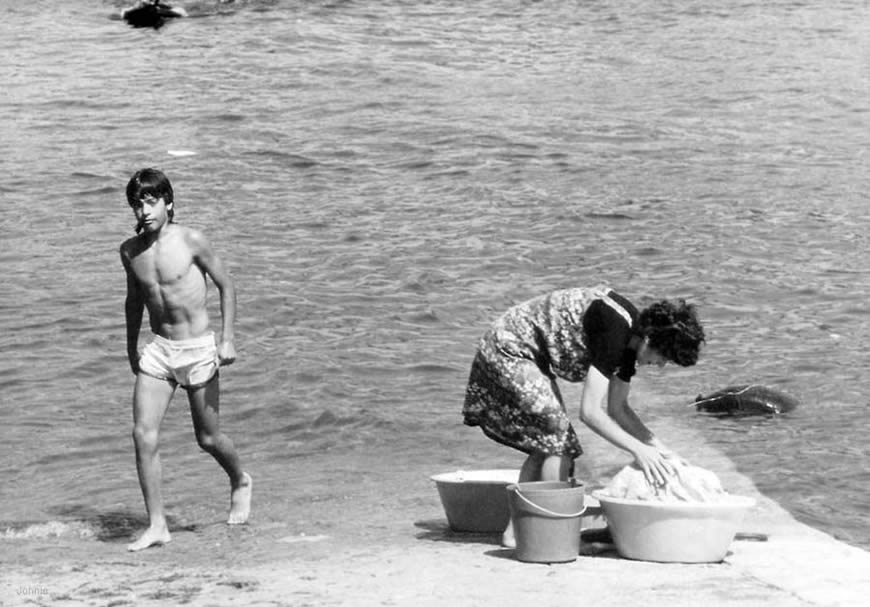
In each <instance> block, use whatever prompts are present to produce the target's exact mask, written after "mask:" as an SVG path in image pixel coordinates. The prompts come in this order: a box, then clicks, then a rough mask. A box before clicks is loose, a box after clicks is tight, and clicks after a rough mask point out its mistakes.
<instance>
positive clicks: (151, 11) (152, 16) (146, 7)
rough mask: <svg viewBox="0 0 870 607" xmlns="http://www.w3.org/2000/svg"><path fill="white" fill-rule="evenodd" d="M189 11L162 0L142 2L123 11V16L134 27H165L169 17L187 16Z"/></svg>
mask: <svg viewBox="0 0 870 607" xmlns="http://www.w3.org/2000/svg"><path fill="white" fill-rule="evenodd" d="M185 16H187V13H186V12H185V11H184V9H182V8H176V7H173V6H170V5H168V4H163V3H162V2H160V0H152V1H147V2H140V3H139V4H137V5H136V6H134V7H133V8H128V9H126V10H124V11H123V12H122V13H121V18H122V19H123V20H124V21H126V22H127V23H129V24H130V25H131V26H133V27H153V28H154V29H157V28H160V27H163V25H164V24H165V23H166V21H167V20H168V19H176V18H178V17H185Z"/></svg>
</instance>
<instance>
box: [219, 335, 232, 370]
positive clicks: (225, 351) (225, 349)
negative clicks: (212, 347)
mask: <svg viewBox="0 0 870 607" xmlns="http://www.w3.org/2000/svg"><path fill="white" fill-rule="evenodd" d="M217 354H218V365H220V366H221V367H223V366H225V365H231V364H233V362H235V360H236V347H235V346H234V345H233V342H231V341H221V343H220V344H219V345H218V350H217Z"/></svg>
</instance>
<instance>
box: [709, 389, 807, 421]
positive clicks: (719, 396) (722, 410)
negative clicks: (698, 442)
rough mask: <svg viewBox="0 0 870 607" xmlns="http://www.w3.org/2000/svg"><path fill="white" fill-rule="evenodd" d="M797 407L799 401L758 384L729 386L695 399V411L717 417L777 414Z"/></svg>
mask: <svg viewBox="0 0 870 607" xmlns="http://www.w3.org/2000/svg"><path fill="white" fill-rule="evenodd" d="M797 406H798V401H797V400H795V399H794V398H792V397H791V396H788V395H787V394H783V393H782V392H777V391H776V390H774V389H772V388H767V387H765V386H759V385H757V384H753V385H748V386H729V387H727V388H724V389H722V390H719V391H718V392H713V393H712V394H710V395H708V396H703V395H698V397H697V398H696V399H695V409H697V410H698V411H704V412H705V413H713V414H716V415H759V414H762V415H763V414H777V413H785V412H786V411H791V410H792V409H794V408H795V407H797Z"/></svg>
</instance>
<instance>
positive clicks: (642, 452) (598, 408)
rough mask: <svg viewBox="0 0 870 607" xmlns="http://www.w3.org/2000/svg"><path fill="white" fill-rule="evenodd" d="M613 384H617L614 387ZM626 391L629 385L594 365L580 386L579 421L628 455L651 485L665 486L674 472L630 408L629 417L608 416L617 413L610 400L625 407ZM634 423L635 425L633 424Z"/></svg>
mask: <svg viewBox="0 0 870 607" xmlns="http://www.w3.org/2000/svg"><path fill="white" fill-rule="evenodd" d="M614 382H619V383H618V384H615V385H614ZM620 384H621V385H620ZM629 388H630V384H628V383H627V382H622V381H620V380H613V381H611V380H609V379H608V378H607V377H605V376H604V375H603V374H602V373H601V371H599V370H598V369H596V368H595V367H594V366H593V367H590V368H589V373H588V374H587V376H586V382H585V383H584V385H583V397H582V400H581V403H580V419H581V420H582V421H583V423H584V424H586V425H587V426H589V427H590V428H591V429H592V430H593V431H594V432H595V433H596V434H598V435H599V436H601V437H602V438H604V439H605V440H608V441H610V442H611V443H613V444H614V445H616V446H617V447H619V448H620V449H622V450H624V451H628V452H629V453H631V454H632V456H633V457H634V459H635V461H636V462H637V464H638V466H639V467H640V469H641V470H643V473H644V475H645V476H646V478H647V480H648V481H649V482H650V483H654V484H664V482H665V480H666V478H667V477H668V476H669V475H671V474H672V473H673V468H672V466H671V465H670V464H669V463H668V462H667V461H665V458H664V454H662V453H660V452H659V450H658V448H656V447H655V446H653V445H652V444H649V443H648V442H647V441H646V439H647V438H649V440H651V441H655V438H654V437H653V436H652V433H651V432H650V431H649V430H648V429H647V428H646V426H644V425H643V423H642V422H640V420H639V419H638V418H637V415H635V414H634V412H633V411H631V409H630V408H629V409H628V410H629V411H630V412H631V413H630V414H626V413H624V412H623V413H622V414H621V415H622V416H623V417H624V419H614V418H613V417H611V416H610V414H609V413H610V411H611V409H614V410H616V407H612V406H611V402H613V401H612V399H613V400H619V401H621V402H623V403H625V406H626V407H627V403H628V391H629ZM605 397H607V401H608V405H607V411H605V410H604V408H603V404H604V400H605ZM634 420H636V422H637V425H633V421H634ZM623 423H626V424H627V427H628V428H629V429H630V430H631V431H629V430H628V429H626V426H623V425H622V424H623ZM644 431H645V432H644ZM635 433H637V434H635Z"/></svg>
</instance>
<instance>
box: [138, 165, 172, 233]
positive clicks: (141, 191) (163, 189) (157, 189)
mask: <svg viewBox="0 0 870 607" xmlns="http://www.w3.org/2000/svg"><path fill="white" fill-rule="evenodd" d="M144 196H153V197H154V198H162V199H163V201H164V202H165V203H166V206H167V207H169V208H168V209H167V214H168V215H169V221H172V217H173V216H174V215H175V205H172V203H173V202H174V201H175V196H174V194H173V193H172V184H171V183H169V178H168V177H167V176H166V175H164V174H163V171H158V170H157V169H142V170H139V171H136V173H135V174H134V175H133V176H132V177H131V178H130V181H129V182H127V202H128V203H129V204H130V206H131V207H132V206H136V205H137V204H138V203H139V201H140V200H142V198H143V197H144ZM169 205H172V206H169Z"/></svg>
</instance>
